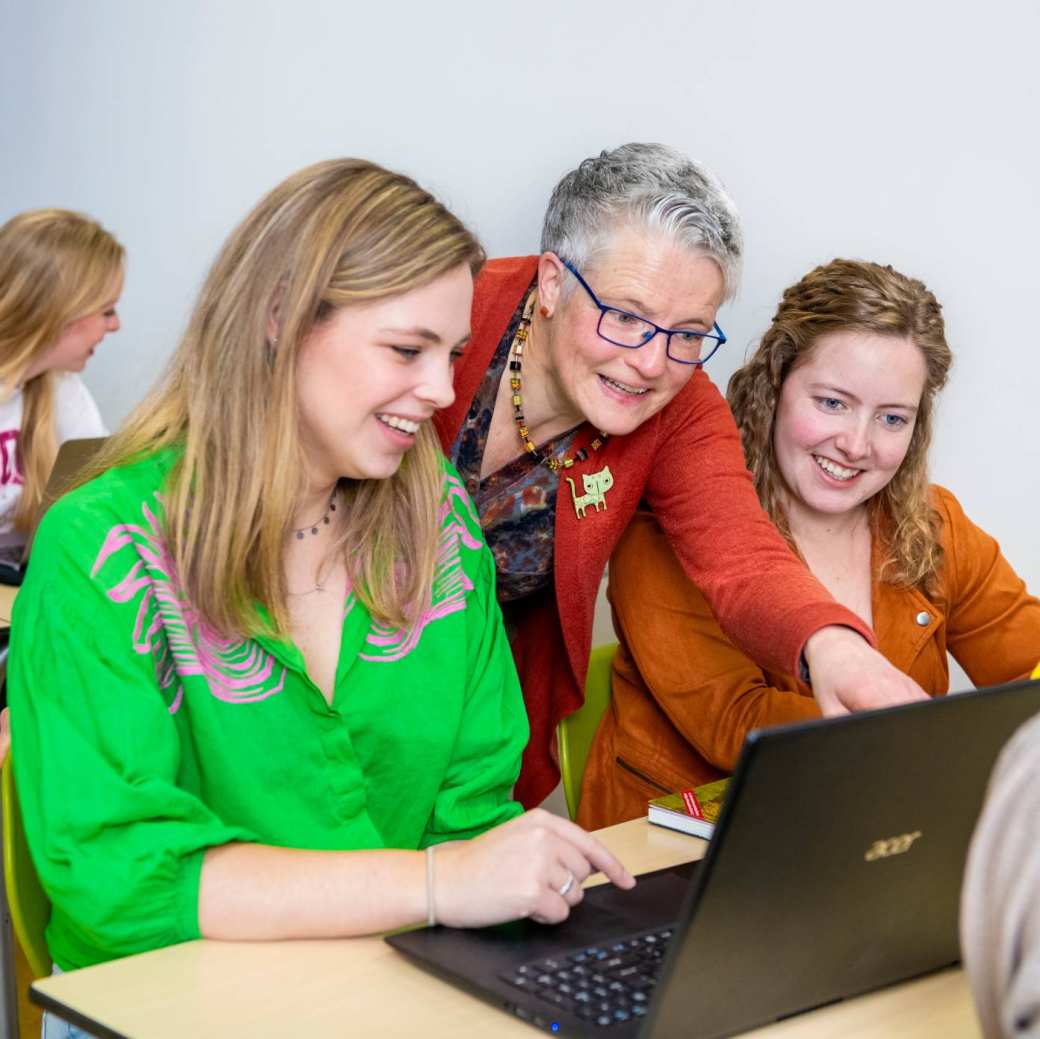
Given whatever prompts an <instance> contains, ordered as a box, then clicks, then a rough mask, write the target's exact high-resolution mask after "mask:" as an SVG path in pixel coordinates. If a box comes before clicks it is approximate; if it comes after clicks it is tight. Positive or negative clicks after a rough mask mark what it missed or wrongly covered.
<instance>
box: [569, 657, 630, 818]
mask: <svg viewBox="0 0 1040 1039" xmlns="http://www.w3.org/2000/svg"><path fill="white" fill-rule="evenodd" d="M616 650H617V643H616V642H611V643H609V644H608V645H606V646H596V647H595V648H594V649H593V650H592V653H591V654H590V655H589V670H588V673H587V674H586V676H585V702H584V703H583V704H582V705H581V707H580V708H578V710H576V711H575V712H574V713H573V714H570V715H568V716H567V717H566V718H564V719H563V721H562V722H560V724H559V726H558V727H557V730H556V738H557V745H558V747H559V753H560V779H561V780H562V782H563V795H564V797H565V798H566V799H567V811H568V812H569V813H570V817H571V818H572V819H575V818H577V815H578V802H579V801H580V800H581V780H582V777H583V776H584V775H585V762H586V761H588V758H589V748H590V747H591V746H592V739H593V737H594V736H595V735H596V730H597V729H598V728H599V723H600V720H601V719H602V717H603V714H604V712H605V711H606V709H607V707H608V706H609V704H610V665H611V663H612V662H613V660H614V652H615V651H616Z"/></svg>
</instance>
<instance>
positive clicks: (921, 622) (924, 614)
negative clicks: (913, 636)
mask: <svg viewBox="0 0 1040 1039" xmlns="http://www.w3.org/2000/svg"><path fill="white" fill-rule="evenodd" d="M914 620H915V621H917V624H918V626H919V627H922V628H927V627H928V625H929V624H931V623H932V615H931V614H930V613H929V612H928V611H927V610H922V611H921V612H920V613H919V614H918V615H917V616H916V617H915V618H914Z"/></svg>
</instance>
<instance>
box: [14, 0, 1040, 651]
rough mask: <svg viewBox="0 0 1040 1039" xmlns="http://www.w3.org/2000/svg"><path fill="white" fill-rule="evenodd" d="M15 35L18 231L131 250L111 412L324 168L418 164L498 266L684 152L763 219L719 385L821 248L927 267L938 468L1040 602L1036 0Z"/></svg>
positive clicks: (138, 390) (122, 2) (592, 8)
mask: <svg viewBox="0 0 1040 1039" xmlns="http://www.w3.org/2000/svg"><path fill="white" fill-rule="evenodd" d="M0 39H2V41H3V50H4V57H3V61H2V63H0V220H2V219H6V218H7V217H9V216H10V215H12V214H13V213H15V212H17V211H19V210H21V209H25V208H28V207H34V206H43V205H61V206H69V207H73V208H78V209H83V210H85V211H87V212H89V213H91V214H93V215H94V216H96V217H98V218H99V219H101V220H102V221H103V222H104V223H105V224H106V225H107V226H108V227H110V228H111V229H113V230H114V231H115V232H116V233H117V234H118V236H119V237H120V238H121V239H122V240H123V241H124V242H125V244H126V245H127V247H128V249H129V256H130V269H129V275H128V279H127V285H126V292H125V295H124V299H123V304H122V307H121V311H122V317H123V331H122V333H121V334H120V335H119V336H117V337H114V338H112V339H109V340H107V341H106V342H105V344H104V345H103V347H102V348H101V349H100V350H99V352H98V356H97V357H96V358H95V360H94V361H93V362H92V364H91V366H90V368H89V369H88V371H87V374H86V379H87V382H88V384H89V385H90V387H91V389H92V390H93V391H94V393H95V395H96V397H97V399H98V402H99V403H100V405H101V409H102V412H103V413H104V415H105V416H106V418H107V420H108V421H109V423H110V424H116V423H118V422H119V420H120V419H121V418H122V417H123V416H124V415H125V413H126V412H127V410H128V409H129V408H130V406H131V405H132V404H133V403H134V402H135V401H136V400H137V399H138V398H139V397H140V395H141V394H142V392H143V391H144V389H145V388H146V386H147V385H148V384H149V383H150V382H151V380H152V379H153V378H154V377H155V376H156V374H157V373H158V371H159V369H160V367H161V366H162V364H163V362H164V360H165V359H166V357H167V356H168V355H169V352H170V350H171V348H172V347H173V345H174V343H175V342H176V339H177V337H178V334H179V332H180V330H181V329H182V327H183V325H184V324H185V321H186V318H187V314H188V310H189V307H190V305H191V301H192V298H193V295H194V293H195V291H196V289H197V288H198V286H199V283H200V281H201V279H202V277H203V274H204V272H205V269H206V267H207V265H208V263H209V262H210V260H211V259H212V257H213V255H214V252H215V250H216V248H217V246H218V244H219V243H220V242H221V241H222V239H223V238H224V236H225V235H226V234H227V232H228V231H229V229H230V228H231V227H232V226H233V224H234V223H235V222H236V221H237V220H238V219H239V218H240V217H241V216H242V215H243V214H244V213H245V212H246V210H247V209H248V208H249V207H250V206H251V205H252V204H253V203H254V202H255V201H256V200H257V199H258V198H259V196H260V195H261V194H262V193H263V192H264V191H265V190H267V189H268V188H269V187H271V186H272V185H273V184H275V183H276V182H277V181H278V180H280V179H281V178H282V177H283V176H285V175H286V174H288V173H289V172H291V171H292V170H294V169H296V168H298V167H300V166H302V165H304V164H305V163H309V162H311V161H314V160H317V159H321V158H326V157H330V156H334V155H348V154H349V155H362V156H366V157H371V158H374V159H376V160H378V161H380V162H382V163H384V164H386V165H389V166H393V167H396V168H399V169H402V170H404V171H407V172H409V173H411V174H413V175H414V176H416V177H417V178H418V179H420V180H421V181H422V182H423V183H424V184H425V185H427V186H429V187H430V188H432V189H433V190H434V191H436V192H437V193H438V194H440V195H441V197H442V198H443V199H444V200H445V201H446V202H448V204H449V205H451V206H452V207H454V208H455V209H456V210H457V211H458V212H459V213H460V214H461V215H462V216H463V217H464V218H465V219H467V220H468V221H469V222H470V223H471V224H472V225H473V226H474V227H475V229H476V230H477V231H478V232H479V234H480V235H481V236H482V238H483V240H484V241H485V243H486V244H487V246H488V249H489V252H490V253H491V254H493V255H494V254H505V253H522V252H528V251H532V250H534V249H535V248H536V247H537V241H538V231H539V221H540V217H541V213H542V209H543V207H544V204H545V201H546V198H547V196H548V193H549V190H550V188H551V186H552V184H553V183H554V182H555V180H556V179H557V177H558V176H559V175H560V174H561V173H562V172H563V171H564V170H566V169H567V168H569V167H570V166H572V165H573V164H574V163H575V162H576V161H577V160H578V159H580V158H582V157H583V156H585V155H587V154H590V153H592V152H594V151H597V150H599V149H600V148H603V147H606V146H611V145H615V144H619V143H621V142H623V141H627V140H659V141H665V142H668V143H670V144H673V145H675V146H677V147H679V148H682V149H684V150H685V151H687V152H688V153H689V154H691V155H693V156H695V157H697V158H700V159H702V160H704V161H706V162H707V163H708V164H709V165H710V166H712V167H713V168H714V169H715V170H716V172H717V173H718V174H719V175H720V176H721V177H722V178H723V180H724V181H725V182H726V183H727V185H728V187H729V188H730V191H731V193H732V194H733V196H734V198H735V199H736V201H737V203H738V205H739V207H740V209H741V210H742V213H743V215H744V219H745V223H746V232H747V246H748V261H747V276H746V279H745V284H744V288H743V291H742V293H741V295H740V297H739V298H738V300H737V301H736V302H735V303H733V304H730V305H729V306H728V307H726V308H725V309H724V310H723V312H722V313H721V314H720V323H721V324H722V325H723V327H724V328H725V329H726V331H727V333H728V334H729V336H730V343H729V344H728V345H727V346H726V347H725V353H724V354H723V355H721V356H719V357H717V358H716V359H714V360H713V361H712V362H711V364H710V366H709V367H710V370H711V375H712V377H713V378H715V379H716V381H717V382H719V384H720V385H723V386H724V385H725V382H726V379H727V378H728V376H729V374H730V372H731V371H732V370H733V368H734V367H736V366H737V365H738V364H739V363H740V361H741V359H742V357H743V354H744V351H745V349H746V348H747V346H748V345H749V344H750V343H752V342H753V341H754V339H755V337H756V336H757V335H759V334H760V333H761V331H762V329H763V328H764V327H765V325H766V324H767V322H768V320H769V317H770V315H771V314H772V312H773V309H774V307H775V304H776V300H777V298H778V296H779V293H780V291H781V289H782V288H783V287H784V286H786V285H787V284H789V283H790V282H792V281H794V280H796V279H797V278H798V277H799V276H800V275H801V274H802V273H804V272H805V271H806V270H807V269H808V268H809V267H810V266H812V265H814V264H816V263H819V262H823V261H826V260H829V259H831V258H832V257H834V256H836V255H843V256H852V257H861V258H867V259H872V260H878V261H882V262H886V263H892V264H894V265H896V266H897V267H898V268H900V269H902V270H904V271H905V272H906V273H909V274H913V275H916V276H918V277H920V278H922V279H924V280H925V281H926V282H927V283H928V285H929V286H930V287H931V288H932V289H933V290H934V291H935V293H936V294H937V296H938V297H939V299H940V300H941V302H942V303H943V304H944V307H945V312H946V317H947V322H948V330H949V339H950V342H951V344H952V345H953V348H954V351H955V354H956V359H957V360H956V371H955V375H954V377H953V380H952V384H951V385H950V387H949V388H948V390H947V391H946V394H945V399H944V401H943V403H942V406H941V413H940V421H939V427H938V437H937V443H936V447H935V451H934V454H933V473H934V477H935V478H936V479H937V480H939V481H940V482H942V483H945V484H947V485H949V486H951V487H952V488H953V489H954V490H955V491H956V493H957V494H958V495H959V496H960V498H961V500H962V501H963V502H964V504H965V506H966V508H967V510H968V512H969V514H970V515H971V516H972V517H973V518H975V519H976V521H977V522H979V523H980V524H981V525H982V526H984V527H985V528H986V529H988V530H989V531H991V532H992V533H993V534H995V535H996V536H997V537H998V538H999V539H1000V540H1001V542H1002V544H1003V546H1004V548H1005V551H1006V553H1007V555H1008V557H1009V558H1010V559H1011V560H1012V562H1013V563H1014V565H1015V566H1016V567H1017V568H1018V570H1019V571H1020V572H1021V573H1022V574H1023V575H1024V576H1025V577H1026V579H1027V581H1028V582H1029V583H1030V585H1031V587H1033V588H1034V589H1040V549H1038V547H1037V537H1036V531H1037V520H1036V511H1037V507H1038V505H1040V494H1038V492H1040V477H1038V468H1040V467H1038V462H1040V446H1038V445H1040V436H1038V431H1040V417H1038V414H1037V412H1038V410H1040V400H1038V397H1037V387H1038V385H1040V355H1038V336H1037V332H1036V329H1037V323H1038V313H1037V307H1036V301H1037V298H1038V296H1040V286H1038V279H1040V265H1038V263H1037V260H1036V245H1037V241H1038V238H1040V235H1038V232H1040V205H1038V195H1037V183H1038V180H1040V147H1038V133H1037V125H1038V116H1037V111H1038V103H1037V102H1038V97H1037V94H1038V90H1037V73H1036V68H1037V63H1036V60H1035V51H1036V46H1037V43H1038V41H1040V5H1037V4H1036V2H1035V0H1020V2H1015V0H993V2H989V3H986V4H977V5H951V4H949V3H940V2H929V3H912V2H910V0H902V2H892V0H873V2H870V3H861V4H850V3H842V2H838V0H789V2H786V3H775V2H742V3H741V2H730V0H716V2H714V3H711V4H707V3H700V2H691V0H682V2H673V0H664V2H658V3H653V4H647V3H637V2H633V0H626V2H620V0H597V2H588V0H586V2H575V3H565V2H563V0H558V2H557V3H547V2H545V0H528V2H525V3H516V2H510V0H500V2H497V3H495V2H491V0H483V2H459V3H453V2H450V0H446V2H444V3H441V4H419V3H395V2H384V3H364V4H362V3H348V2H342V3H318V2H313V0H295V2H292V3H289V2H285V3H273V2H266V3H265V2H258V0H212V2H209V3H203V2H200V0H176V2H173V3H159V2H158V0H90V2H88V0H83V2H74V0H66V2H60V0H33V2H31V3H30V2H27V0H0ZM691 464H695V460H692V462H691ZM608 633H609V621H607V620H606V619H605V617H603V616H601V617H600V619H599V621H598V628H597V635H598V638H599V639H604V638H607V637H609V634H608ZM1038 656H1040V647H1038Z"/></svg>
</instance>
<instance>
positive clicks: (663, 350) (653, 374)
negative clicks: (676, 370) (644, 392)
mask: <svg viewBox="0 0 1040 1039" xmlns="http://www.w3.org/2000/svg"><path fill="white" fill-rule="evenodd" d="M626 353H627V354H628V355H629V356H628V363H629V365H630V366H631V367H633V368H635V370H636V371H637V372H639V374H640V375H641V376H642V377H643V378H644V379H659V378H660V377H661V376H662V375H663V374H664V372H665V369H666V368H667V367H668V339H667V336H666V335H665V333H664V332H655V333H654V335H653V337H652V338H650V339H648V340H647V341H646V343H644V344H643V345H642V346H641V347H639V349H638V350H628V351H626Z"/></svg>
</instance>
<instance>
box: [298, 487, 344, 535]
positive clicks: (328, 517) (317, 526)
mask: <svg viewBox="0 0 1040 1039" xmlns="http://www.w3.org/2000/svg"><path fill="white" fill-rule="evenodd" d="M335 511H336V491H335V490H333V492H332V497H331V498H329V507H328V508H327V509H326V510H325V515H324V516H322V517H321V519H320V520H318V522H317V523H313V524H312V523H308V524H307V525H306V526H304V527H296V528H294V529H293V534H294V535H295V536H296V540H297V541H302V540H303V539H304V537H305V536H306V535H307V533H308V531H309V532H310V533H311V534H312V535H314V534H318V533H319V532H320V531H321V529H322V527H327V526H328V525H329V524H330V523H331V522H332V514H333V513H334V512H335Z"/></svg>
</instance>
